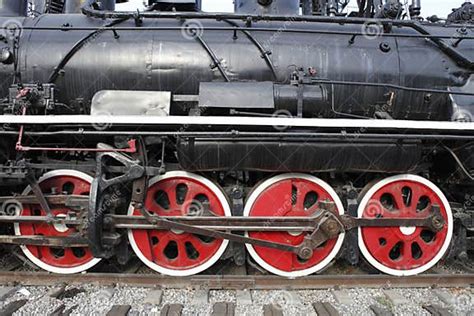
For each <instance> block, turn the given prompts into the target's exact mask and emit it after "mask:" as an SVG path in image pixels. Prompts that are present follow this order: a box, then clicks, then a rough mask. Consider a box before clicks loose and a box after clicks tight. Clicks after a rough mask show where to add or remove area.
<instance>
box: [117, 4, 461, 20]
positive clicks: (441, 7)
mask: <svg viewBox="0 0 474 316" xmlns="http://www.w3.org/2000/svg"><path fill="white" fill-rule="evenodd" d="M202 2H203V10H204V11H208V12H232V11H233V9H234V5H233V1H232V0H202ZM352 2H354V3H355V0H352ZM410 2H411V1H410ZM464 2H465V1H464V0H422V1H421V6H422V16H424V17H426V16H431V15H434V14H435V15H437V16H439V17H447V16H448V14H449V13H451V9H453V8H457V7H460V6H461V4H463V3H464ZM142 3H143V0H130V1H129V3H126V4H119V5H117V9H118V10H136V9H137V8H140V9H142V8H143V5H142Z"/></svg>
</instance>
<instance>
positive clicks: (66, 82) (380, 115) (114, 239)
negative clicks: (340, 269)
mask: <svg viewBox="0 0 474 316" xmlns="http://www.w3.org/2000/svg"><path fill="white" fill-rule="evenodd" d="M348 4H349V1H336V0H302V1H299V0H238V1H235V12H234V13H206V12H202V11H201V2H200V1H195V0H186V1H174V0H166V1H162V0H150V1H149V2H148V7H147V9H146V10H145V11H137V12H119V11H115V1H110V0H108V1H100V2H98V1H94V0H92V1H91V0H86V1H80V0H47V1H33V2H29V1H27V0H22V1H18V0H7V1H2V4H1V5H0V16H1V17H0V25H2V29H1V30H2V35H1V37H0V39H1V41H0V52H1V53H0V83H1V86H0V94H1V96H2V104H1V107H0V109H1V110H0V111H1V115H0V120H1V124H2V125H0V134H1V136H0V193H1V197H0V203H1V214H0V222H1V223H2V224H1V226H0V227H1V228H0V229H1V231H2V232H1V233H0V244H2V246H3V247H4V249H5V250H6V251H16V250H17V249H20V250H21V253H22V254H23V255H24V257H25V258H26V259H27V260H29V261H30V262H32V263H33V264H34V265H36V266H38V267H39V268H41V269H44V270H46V271H50V272H54V273H63V274H69V273H79V272H83V271H86V270H89V269H92V268H93V267H94V266H96V265H98V264H99V262H101V261H102V260H108V261H110V260H113V261H114V262H117V263H119V264H121V265H126V264H127V263H128V262H130V261H131V260H133V259H134V258H136V257H138V258H139V259H140V260H141V261H143V263H144V264H145V265H147V266H148V267H149V268H150V269H153V270H155V271H157V272H159V273H163V274H167V275H173V276H189V275H193V274H197V273H201V272H204V271H206V270H207V269H209V268H210V267H211V266H213V265H214V264H216V262H217V261H219V260H220V259H222V260H232V261H234V262H235V264H237V265H244V264H246V262H247V261H250V262H252V263H253V262H256V263H257V264H258V266H260V267H261V268H263V269H264V270H266V271H268V272H269V273H272V274H277V275H280V276H284V277H289V278H295V277H301V276H306V275H309V274H313V273H316V272H320V271H323V270H324V269H326V268H327V267H328V266H329V265H330V264H331V263H332V262H333V261H334V260H335V259H336V258H341V259H345V260H347V261H348V262H350V263H351V264H354V265H357V264H360V263H361V262H363V261H367V262H368V263H369V264H370V265H371V266H373V267H374V268H375V269H377V270H378V271H380V272H383V273H387V274H391V275H397V276H407V275H414V274H418V273H422V272H425V271H427V270H429V269H430V268H432V267H433V266H434V265H436V264H437V263H438V262H439V261H440V260H442V259H443V258H456V259H458V260H465V261H469V260H472V257H470V256H472V251H473V248H474V242H473V238H474V235H473V231H474V223H473V218H474V217H473V212H474V211H473V210H474V205H473V204H474V193H473V192H474V191H473V180H474V172H473V170H474V157H473V155H472V153H473V149H474V133H473V131H474V124H473V123H472V115H473V114H474V98H473V96H474V76H473V72H474V42H473V39H474V35H473V28H474V25H473V24H472V22H473V16H474V15H473V12H474V6H473V5H472V4H471V3H469V2H466V3H465V4H463V5H462V7H460V8H458V9H455V10H453V12H452V13H451V14H450V15H449V16H448V17H447V18H445V19H443V18H440V17H436V16H432V17H429V18H426V19H424V18H422V17H421V15H420V12H421V4H420V1H419V0H414V1H413V2H412V3H411V4H410V5H409V6H408V7H405V6H404V5H402V4H401V3H400V2H399V1H398V0H368V1H365V0H357V6H358V7H359V10H357V11H354V12H347V11H348V7H347V6H348Z"/></svg>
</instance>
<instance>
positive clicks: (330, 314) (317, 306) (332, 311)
mask: <svg viewBox="0 0 474 316" xmlns="http://www.w3.org/2000/svg"><path fill="white" fill-rule="evenodd" d="M313 308H314V310H315V312H316V314H318V316H339V312H338V311H337V310H336V308H335V307H334V306H332V305H331V303H328V302H316V303H313Z"/></svg>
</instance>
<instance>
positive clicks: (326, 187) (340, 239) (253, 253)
mask: <svg viewBox="0 0 474 316" xmlns="http://www.w3.org/2000/svg"><path fill="white" fill-rule="evenodd" d="M294 178H300V179H304V180H307V181H311V182H313V183H315V184H317V185H319V186H320V187H322V188H323V189H324V190H326V191H327V192H328V193H329V195H330V196H331V198H332V199H333V200H334V202H335V203H336V207H337V210H338V213H339V214H340V215H343V214H344V206H343V205H342V202H341V200H340V199H339V196H338V195H337V193H336V191H334V189H333V188H332V187H331V186H330V185H329V184H327V183H326V182H324V181H323V180H321V179H319V178H316V177H314V176H311V175H307V174H300V173H289V174H282V175H278V176H275V177H273V178H270V179H268V180H266V181H264V182H263V183H262V184H260V185H259V186H258V187H257V188H256V189H255V190H254V191H253V192H252V193H251V194H250V196H249V198H248V200H247V202H246V204H245V209H244V216H249V215H250V211H251V210H252V207H253V205H254V203H255V201H256V200H257V198H258V197H259V196H260V194H261V193H262V192H263V191H265V190H266V189H267V188H269V187H270V186H271V185H273V184H275V183H277V182H279V181H283V180H288V179H294ZM245 236H246V237H248V236H249V235H248V233H247V232H246V233H245ZM344 236H345V234H344V233H342V234H340V235H339V237H338V238H337V241H336V244H335V245H334V248H333V249H332V251H331V252H330V253H329V255H328V256H327V257H326V258H325V259H324V260H323V261H321V262H320V263H318V264H317V265H315V266H313V267H311V268H308V269H304V270H298V271H291V272H288V271H284V270H280V269H277V268H275V267H274V266H272V265H270V264H268V263H267V262H266V261H265V260H263V259H262V257H260V255H259V254H258V253H257V252H256V251H255V248H254V247H253V245H251V244H245V247H246V248H247V251H248V252H249V254H250V256H252V258H253V259H254V260H255V262H257V263H258V264H259V265H260V266H261V267H262V268H264V269H265V270H267V271H268V272H270V273H273V274H276V275H279V276H283V277H287V278H298V277H303V276H307V275H310V274H313V273H316V272H318V271H321V270H322V269H324V268H325V267H326V266H327V265H328V264H329V263H331V261H332V260H333V259H334V258H335V257H336V255H337V254H338V253H339V250H340V249H341V247H342V243H343V241H344Z"/></svg>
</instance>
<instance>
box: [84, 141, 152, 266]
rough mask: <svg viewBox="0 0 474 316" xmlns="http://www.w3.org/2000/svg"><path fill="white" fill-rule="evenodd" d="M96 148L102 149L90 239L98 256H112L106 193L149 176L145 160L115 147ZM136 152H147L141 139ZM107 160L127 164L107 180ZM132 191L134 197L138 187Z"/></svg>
mask: <svg viewBox="0 0 474 316" xmlns="http://www.w3.org/2000/svg"><path fill="white" fill-rule="evenodd" d="M97 147H98V149H100V150H101V151H102V152H100V153H99V154H98V155H97V158H96V164H97V165H96V176H95V178H94V181H93V182H92V186H91V194H90V199H89V212H88V239H89V242H90V247H91V250H92V253H93V254H94V256H95V257H98V258H109V257H111V256H113V254H114V251H113V247H111V246H110V245H105V243H104V240H105V238H104V230H103V228H104V215H105V209H104V208H103V207H102V204H103V202H104V200H103V199H104V195H105V194H104V193H105V192H106V191H107V190H108V189H109V188H111V187H112V186H114V185H117V184H127V183H130V182H132V181H134V180H137V179H144V178H145V179H146V172H145V166H144V165H143V164H142V161H143V160H140V159H135V158H133V157H130V156H128V155H125V154H122V153H118V152H114V151H113V150H112V149H113V148H112V147H111V146H109V145H106V144H98V146H97ZM137 152H139V153H140V154H142V155H144V144H143V142H141V141H140V142H138V146H137ZM106 159H113V160H114V161H116V162H118V163H120V164H122V165H123V166H124V173H123V174H122V175H119V176H116V177H113V178H110V179H108V178H107V177H106V172H105V170H104V169H105V168H106ZM142 181H143V180H142ZM145 181H146V180H145ZM133 192H134V193H133V195H134V196H135V195H136V194H138V193H137V192H139V190H138V189H135V185H134V191H133ZM142 192H144V191H142Z"/></svg>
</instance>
